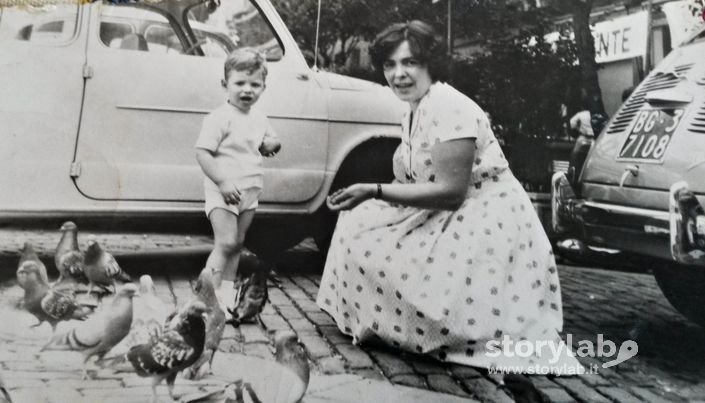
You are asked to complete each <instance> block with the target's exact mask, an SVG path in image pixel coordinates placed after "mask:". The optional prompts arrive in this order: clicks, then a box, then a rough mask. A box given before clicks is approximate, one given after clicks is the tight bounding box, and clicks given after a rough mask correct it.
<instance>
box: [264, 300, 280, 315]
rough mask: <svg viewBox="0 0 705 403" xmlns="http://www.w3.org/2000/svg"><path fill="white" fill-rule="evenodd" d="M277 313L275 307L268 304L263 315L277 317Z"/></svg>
mask: <svg viewBox="0 0 705 403" xmlns="http://www.w3.org/2000/svg"><path fill="white" fill-rule="evenodd" d="M276 313H277V311H276V310H275V309H274V306H273V305H272V304H271V303H270V304H266V305H265V306H264V308H262V314H264V315H276Z"/></svg>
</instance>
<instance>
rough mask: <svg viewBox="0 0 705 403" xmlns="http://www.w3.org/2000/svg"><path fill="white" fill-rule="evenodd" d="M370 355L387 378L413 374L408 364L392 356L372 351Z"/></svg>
mask: <svg viewBox="0 0 705 403" xmlns="http://www.w3.org/2000/svg"><path fill="white" fill-rule="evenodd" d="M370 355H371V356H372V357H373V358H374V359H375V361H377V365H378V366H379V367H380V368H381V369H382V372H384V375H386V376H387V378H391V377H393V376H397V375H407V374H413V373H414V369H413V368H412V367H411V366H410V365H409V364H407V363H406V362H405V361H404V360H402V359H401V358H399V357H398V356H396V355H394V354H390V353H387V352H384V351H380V350H373V351H370Z"/></svg>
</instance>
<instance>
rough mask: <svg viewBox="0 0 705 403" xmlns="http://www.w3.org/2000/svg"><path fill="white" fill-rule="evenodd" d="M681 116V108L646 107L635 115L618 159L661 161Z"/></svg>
mask: <svg viewBox="0 0 705 403" xmlns="http://www.w3.org/2000/svg"><path fill="white" fill-rule="evenodd" d="M682 116H683V109H646V110H642V111H639V113H637V115H636V117H635V121H634V125H633V126H632V129H631V131H630V132H629V135H628V136H627V140H626V141H625V142H624V144H623V145H622V148H621V150H619V155H618V156H617V160H618V161H637V162H649V163H661V162H663V156H664V155H665V154H666V149H667V148H668V145H669V144H670V143H671V136H672V135H673V132H674V131H675V130H676V127H678V124H679V123H680V121H681V117H682Z"/></svg>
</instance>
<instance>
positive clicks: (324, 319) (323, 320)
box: [306, 312, 335, 327]
mask: <svg viewBox="0 0 705 403" xmlns="http://www.w3.org/2000/svg"><path fill="white" fill-rule="evenodd" d="M306 317H307V318H308V319H309V320H310V321H311V322H313V323H315V324H316V325H317V326H319V327H320V326H335V321H334V320H333V318H331V317H330V315H328V314H327V313H325V312H307V313H306Z"/></svg>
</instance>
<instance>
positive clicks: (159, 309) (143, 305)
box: [96, 274, 173, 372]
mask: <svg viewBox="0 0 705 403" xmlns="http://www.w3.org/2000/svg"><path fill="white" fill-rule="evenodd" d="M132 306H133V313H132V326H131V327H130V333H128V335H127V336H126V337H125V338H124V339H123V340H122V341H121V342H120V343H118V344H117V345H116V346H115V347H113V348H112V350H110V354H109V355H106V357H104V358H101V359H100V360H98V361H97V362H96V364H98V366H100V367H101V368H109V369H112V370H115V371H122V372H124V371H132V365H131V364H130V363H129V362H128V361H127V355H126V354H127V352H128V351H129V350H130V348H132V347H133V346H136V345H138V344H145V343H148V342H149V341H150V340H151V338H152V337H155V336H159V335H160V334H161V333H162V327H163V325H164V318H166V317H167V316H168V315H169V314H170V313H171V312H172V310H173V309H172V307H170V306H168V305H167V304H166V303H164V302H163V301H162V300H161V299H159V297H158V296H157V295H156V288H155V287H154V281H153V280H152V277H151V276H150V275H148V274H145V275H142V276H141V277H140V289H139V295H138V296H136V297H135V298H133V301H132Z"/></svg>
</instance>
